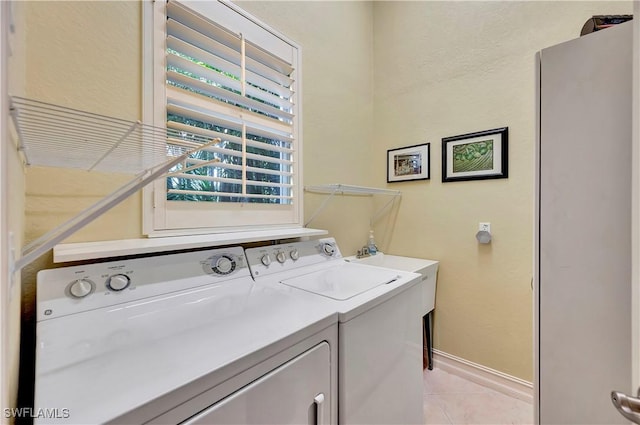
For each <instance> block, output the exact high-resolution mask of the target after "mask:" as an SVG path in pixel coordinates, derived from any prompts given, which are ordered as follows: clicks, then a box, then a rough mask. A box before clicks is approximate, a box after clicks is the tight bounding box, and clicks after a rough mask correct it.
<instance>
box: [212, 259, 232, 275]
mask: <svg viewBox="0 0 640 425" xmlns="http://www.w3.org/2000/svg"><path fill="white" fill-rule="evenodd" d="M235 269H236V262H235V260H234V259H233V258H231V257H229V256H228V255H223V256H221V257H218V258H216V259H215V260H214V261H213V267H211V270H213V272H214V273H216V274H221V275H225V274H229V273H231V272H233V271H234V270H235Z"/></svg>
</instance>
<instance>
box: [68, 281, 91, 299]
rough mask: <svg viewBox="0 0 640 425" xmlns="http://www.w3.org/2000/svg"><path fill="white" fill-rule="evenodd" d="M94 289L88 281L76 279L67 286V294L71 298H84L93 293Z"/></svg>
mask: <svg viewBox="0 0 640 425" xmlns="http://www.w3.org/2000/svg"><path fill="white" fill-rule="evenodd" d="M94 287H95V285H94V284H93V282H92V281H90V280H89V279H78V280H76V281H74V282H71V284H70V285H69V293H70V294H71V296H72V297H73V298H84V297H86V296H87V295H89V294H90V293H92V292H93V289H94Z"/></svg>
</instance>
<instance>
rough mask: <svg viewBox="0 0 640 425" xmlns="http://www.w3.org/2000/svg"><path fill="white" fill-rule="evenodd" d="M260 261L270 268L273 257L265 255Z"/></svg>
mask: <svg viewBox="0 0 640 425" xmlns="http://www.w3.org/2000/svg"><path fill="white" fill-rule="evenodd" d="M260 261H261V262H262V264H264V265H265V266H268V265H269V264H271V256H270V255H269V254H264V255H263V256H262V258H260Z"/></svg>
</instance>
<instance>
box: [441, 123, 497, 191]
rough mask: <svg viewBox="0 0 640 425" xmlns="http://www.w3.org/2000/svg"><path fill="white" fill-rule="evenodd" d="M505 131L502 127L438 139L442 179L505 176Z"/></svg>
mask: <svg viewBox="0 0 640 425" xmlns="http://www.w3.org/2000/svg"><path fill="white" fill-rule="evenodd" d="M508 130H509V129H508V127H502V128H495V129H493V130H486V131H479V132H476V133H469V134H462V135H460V136H453V137H445V138H444V139H442V181H443V182H444V183H448V182H456V181H466V180H486V179H506V178H507V177H508V176H509V155H508V152H509V149H508V147H509V135H508V134H509V131H508Z"/></svg>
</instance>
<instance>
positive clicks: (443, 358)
mask: <svg viewBox="0 0 640 425" xmlns="http://www.w3.org/2000/svg"><path fill="white" fill-rule="evenodd" d="M433 365H434V367H437V368H438V369H441V370H444V371H445V372H449V373H453V374H454V375H458V376H461V377H463V378H465V379H468V380H469V381H472V382H475V383H476V384H480V385H483V386H485V387H487V388H491V389H493V390H496V391H499V392H501V393H503V394H506V395H508V396H511V397H515V398H517V399H519V400H523V401H526V402H529V403H533V384H532V383H531V382H529V381H525V380H524V379H520V378H516V377H515V376H511V375H507V374H506V373H502V372H500V371H497V370H495V369H491V368H488V367H486V366H483V365H481V364H478V363H473V362H470V361H468V360H465V359H463V358H460V357H457V356H454V355H451V354H449V353H445V352H443V351H440V350H436V349H434V350H433Z"/></svg>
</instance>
